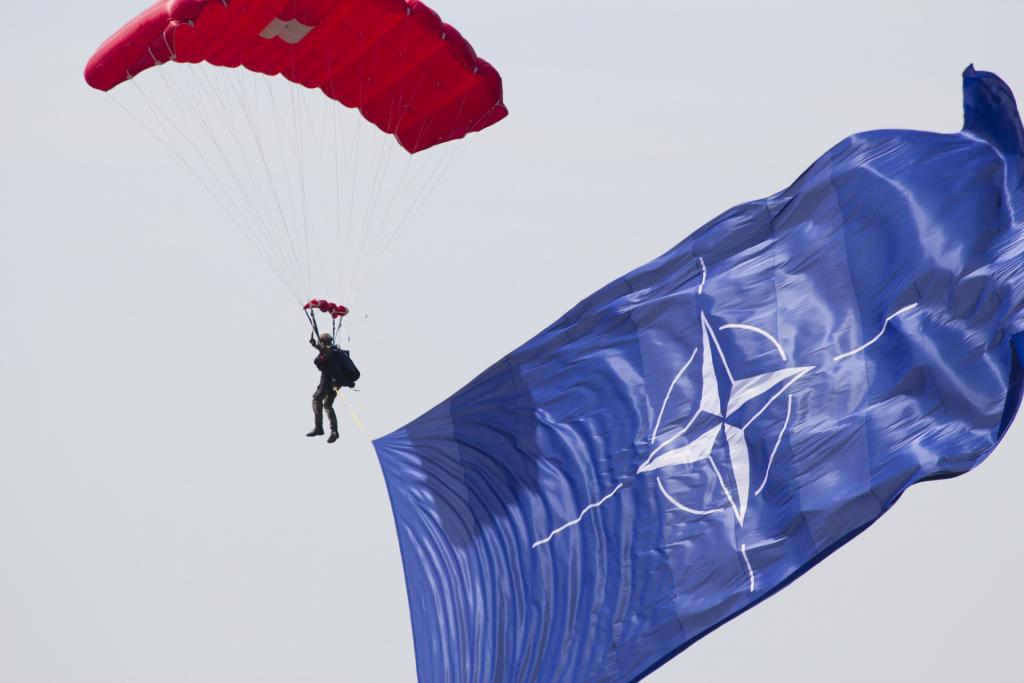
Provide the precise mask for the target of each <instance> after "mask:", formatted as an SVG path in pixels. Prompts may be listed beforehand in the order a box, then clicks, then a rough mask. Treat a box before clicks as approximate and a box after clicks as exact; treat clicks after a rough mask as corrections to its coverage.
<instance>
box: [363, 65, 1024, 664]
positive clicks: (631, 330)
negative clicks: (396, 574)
mask: <svg viewBox="0 0 1024 683" xmlns="http://www.w3.org/2000/svg"><path fill="white" fill-rule="evenodd" d="M963 88H964V115H965V124H964V128H963V130H962V131H961V132H959V133H954V134H940V133H930V132H919V131H907V130H879V131H872V132H867V133H860V134H856V135H853V136H851V137H849V138H847V139H845V140H843V141H842V142H840V143H839V144H837V145H836V146H835V147H833V148H832V149H831V150H829V151H828V152H827V153H826V154H824V155H823V156H822V157H821V158H820V159H818V160H817V161H816V162H815V163H814V164H813V165H812V166H811V167H810V168H809V169H808V170H807V171H805V172H804V174H803V175H801V176H800V178H799V179H797V180H796V182H794V183H793V185H792V186H791V187H789V188H788V189H786V190H784V191H782V192H780V193H778V194H776V195H774V196H771V197H769V198H767V199H763V200H760V201H754V202H750V203H748V204H743V205H742V206H738V207H736V208H733V209H731V210H729V211H727V212H725V213H724V214H722V215H721V216H719V217H718V218H716V219H715V220H713V221H712V222H711V223H709V224H707V225H705V226H704V227H702V228H700V229H699V230H698V231H697V232H695V233H694V234H693V235H692V236H690V237H689V238H687V239H685V240H684V241H683V242H681V243H680V244H679V245H678V246H676V247H675V248H673V249H672V250H671V251H669V252H668V253H666V254H664V255H663V256H661V257H660V258H657V259H655V260H654V261H651V262H650V263H648V264H646V265H644V266H642V267H640V268H637V269H636V270H634V271H632V272H631V273H629V274H627V275H625V276H624V277H621V278H619V279H618V280H615V281H614V282H612V283H610V284H609V285H607V286H605V287H604V288H602V289H601V290H599V291H598V292H596V293H594V294H593V295H591V296H589V297H588V298H586V299H585V300H584V301H582V302H581V303H579V304H578V305H577V306H576V307H574V308H573V309H572V310H570V311H569V312H568V313H566V314H565V315H564V316H563V317H562V318H560V319H559V320H558V321H556V322H555V323H554V324H552V325H551V326H550V327H548V328H547V329H545V330H544V331H543V332H541V333H540V334H538V335H537V336H536V337H534V338H533V339H531V340H530V341H528V342H527V343H525V344H524V345H522V346H521V347H520V348H518V349H516V350H515V351H513V352H512V353H510V354H509V355H508V356H506V357H505V358H503V359H501V360H500V361H498V362H497V363H496V364H495V365H493V366H492V367H491V368H489V369H488V370H486V371H485V372H483V373H482V374H481V375H480V376H479V377H477V378H476V379H474V380H473V381H472V382H470V383H469V384H468V385H467V386H466V387H464V388H463V389H461V390H460V391H458V392H457V393H456V394H454V395H453V396H452V397H451V398H449V399H448V400H446V401H444V402H443V403H441V404H440V405H438V406H437V407H436V408H434V409H433V410H431V411H429V412H427V413H426V414H425V415H423V416H422V417H420V418H418V419H416V420H415V421H413V422H411V423H410V424H408V425H407V426H405V427H403V428H401V429H399V430H397V431H395V432H393V433H391V434H389V435H387V436H385V437H383V438H380V439H378V440H377V441H375V447H376V450H377V454H378V457H379V460H380V464H381V467H382V468H383V472H384V476H385V480H386V482H387V487H388V492H389V496H390V498H391V504H392V507H393V510H394V515H395V522H396V526H397V531H398V538H399V542H400V546H401V552H402V560H403V563H404V567H405V577H406V582H407V588H408V597H409V605H410V611H411V615H412V626H413V635H414V641H415V649H416V663H417V669H418V675H419V679H420V680H421V681H424V682H427V681H429V682H430V683H442V682H452V683H455V682H465V683H481V682H484V681H488V682H490V681H500V682H504V681H545V682H546V681H566V682H571V683H596V682H598V681H602V682H604V681H609V682H610V681H635V680H638V679H639V678H642V677H643V676H644V675H645V674H646V673H649V672H650V671H652V670H653V669H655V668H657V667H658V666H659V665H660V664H662V663H664V662H665V661H666V660H667V659H669V658H670V657H672V656H673V655H675V654H676V653H678V652H679V651H681V650H682V649H684V648H686V647H687V646H688V645H690V644H691V643H693V642H694V641H695V640H697V639H698V638H700V637H701V636H703V635H704V634H706V633H707V632H709V631H710V630H711V629H714V628H716V627H717V626H719V625H721V624H723V623H724V622H726V621H728V620H729V619H731V618H732V617H735V616H736V615H738V614H739V613H741V612H743V611H744V610H746V609H747V608H749V607H751V606H752V605H754V604H756V603H758V602H759V601H761V600H763V599H764V598H766V597H768V596H769V595H771V594H772V593H773V592H775V591H777V590H779V589H780V588H782V587H784V586H785V585H786V584H787V583H789V582H790V581H792V580H793V579H795V578H796V577H798V576H799V575H800V574H802V573H803V572H804V571H806V570H808V569H809V568H810V567H812V566H813V565H814V564H816V563H817V562H819V561H821V560H822V559H823V558H824V557H825V556H827V555H828V554H829V553H831V552H833V551H834V550H835V549H836V548H838V547H839V546H841V545H842V544H844V543H845V542H847V541H849V540H850V539H851V538H852V537H853V536H855V535H856V534H858V533H859V532H861V531H862V530H864V529H865V528H866V527H867V526H869V525H870V524H871V523H872V522H873V521H874V520H876V519H878V517H879V516H880V515H881V514H882V513H884V512H885V511H886V510H887V509H888V508H889V507H890V506H891V505H892V504H893V503H895V501H896V500H897V499H898V498H899V497H900V495H901V494H902V493H903V491H905V490H906V489H907V487H909V486H911V485H912V484H914V483H916V482H919V481H923V480H927V479H937V478H944V477H952V476H956V475H958V474H961V473H964V472H966V471H968V470H970V469H971V468H973V467H975V466H976V465H978V464H979V463H980V462H981V461H982V460H984V459H985V457H986V456H988V454H989V453H990V452H991V451H992V449H993V448H994V447H995V445H996V443H997V442H998V441H999V439H1000V437H1001V436H1002V435H1003V433H1004V432H1005V430H1006V428H1007V426H1008V425H1009V423H1010V420H1011V419H1012V418H1013V415H1014V413H1015V411H1016V409H1017V405H1018V401H1019V399H1020V396H1021V379H1022V376H1024V373H1022V358H1024V335H1022V327H1024V315H1022V302H1024V224H1022V223H1024V191H1022V183H1024V177H1022V168H1021V152H1022V150H1024V133H1022V130H1021V124H1020V119H1019V116H1018V113H1017V108H1016V104H1015V102H1014V99H1013V95H1012V94H1011V92H1010V90H1009V88H1008V87H1007V86H1006V85H1005V84H1004V83H1003V82H1002V81H1001V80H999V78H997V77H996V76H995V75H993V74H990V73H986V72H978V71H975V70H974V69H973V68H970V67H969V68H968V69H967V70H966V71H965V72H964V79H963ZM567 267H569V268H571V264H567Z"/></svg>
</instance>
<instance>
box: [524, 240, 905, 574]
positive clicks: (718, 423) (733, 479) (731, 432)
mask: <svg viewBox="0 0 1024 683" xmlns="http://www.w3.org/2000/svg"><path fill="white" fill-rule="evenodd" d="M698 261H699V263H700V267H701V280H700V284H699V285H698V287H697V294H698V295H700V294H702V293H703V290H704V285H705V284H706V282H707V267H706V265H705V263H704V259H703V258H700V259H698ZM916 308H917V304H916V303H914V304H910V305H908V306H905V307H903V308H901V309H899V310H897V311H896V312H895V313H893V314H891V315H889V316H888V317H886V318H885V319H884V320H883V321H882V324H881V329H880V330H879V331H878V333H877V334H876V335H875V336H874V337H872V338H871V339H869V340H868V341H866V342H865V343H863V344H861V345H860V346H858V347H856V348H854V349H852V350H850V351H846V352H844V353H839V354H838V355H836V356H834V357H833V358H832V362H833V363H841V362H844V361H845V360H847V359H849V358H852V357H854V356H856V355H858V354H861V353H864V352H865V351H867V350H868V349H869V348H870V347H871V346H872V345H873V344H875V343H876V342H878V341H879V340H880V339H881V338H882V336H883V335H884V334H885V333H886V331H887V329H888V327H889V324H890V323H891V322H892V321H893V320H894V319H895V318H898V317H900V316H903V315H905V314H907V313H910V312H911V311H913V310H914V309H916ZM726 330H729V331H730V333H734V334H745V335H754V336H755V337H759V338H760V339H759V343H761V344H768V345H770V347H771V349H772V351H771V353H772V354H774V355H776V356H777V357H778V366H777V367H776V368H775V369H773V370H769V371H767V372H759V373H740V374H737V373H736V372H735V371H734V367H742V361H743V360H744V359H743V358H730V357H728V355H727V354H726V353H725V352H724V351H723V348H722V344H721V343H720V342H719V333H721V332H724V331H726ZM700 332H701V341H700V345H699V346H698V347H696V348H694V349H692V352H691V353H690V354H689V357H688V359H687V361H686V362H685V363H684V364H683V366H682V367H681V368H679V371H678V372H677V373H676V375H675V377H674V378H673V379H672V381H671V382H670V383H669V386H668V388H667V389H666V390H664V391H665V393H664V398H663V399H662V401H661V408H660V410H659V412H658V416H657V419H656V420H655V423H654V428H653V429H652V430H651V433H650V435H649V437H648V438H647V439H646V441H647V442H648V443H650V444H651V446H652V449H651V451H650V454H649V455H648V456H647V459H646V460H645V461H644V462H643V464H641V465H640V466H639V468H637V471H636V476H637V477H642V476H654V477H655V479H656V483H657V489H658V492H659V493H660V494H661V495H662V496H663V497H664V498H665V499H666V500H667V501H668V502H669V503H670V504H671V505H672V506H673V507H674V508H676V509H678V510H681V511H682V512H684V513H687V514H688V515H691V516H693V517H695V518H702V517H707V516H710V515H717V514H728V513H729V512H731V513H732V515H733V517H734V518H735V521H736V524H737V525H738V526H739V527H742V526H743V523H744V520H745V519H746V516H747V509H748V506H749V504H750V501H751V499H752V498H756V497H757V496H760V495H761V492H762V491H763V490H764V488H765V485H766V484H767V483H768V479H769V476H770V475H771V471H772V465H773V464H774V462H775V457H776V455H777V454H778V452H779V448H780V446H781V444H782V440H783V438H784V437H785V435H786V433H787V430H789V429H790V426H791V422H792V418H793V403H794V398H793V394H792V392H791V389H792V388H793V385H794V384H796V383H797V382H799V381H800V379H801V378H802V377H804V376H805V375H806V374H808V373H809V372H811V371H812V370H815V369H816V368H815V366H810V365H797V364H793V363H791V361H790V359H789V356H787V354H786V351H785V349H784V348H783V346H782V344H781V343H780V342H779V340H778V339H776V338H775V337H774V336H773V335H772V334H771V333H769V332H767V331H766V330H764V329H761V328H760V327H756V326H754V325H750V324H746V323H726V324H723V325H720V326H719V327H718V328H717V329H715V327H714V326H713V325H712V324H711V321H710V320H709V318H708V315H707V314H706V313H705V312H703V311H702V312H701V314H700ZM748 347H749V345H748ZM698 357H699V360H698ZM737 361H739V362H737ZM684 380H686V381H684ZM691 380H696V381H691ZM689 386H699V390H698V391H696V392H693V391H692V390H691V393H694V394H696V395H693V396H692V397H691V398H690V401H689V405H688V408H686V409H684V412H683V414H680V415H675V416H673V415H669V419H668V420H666V419H665V418H666V413H667V412H668V406H669V405H670V399H672V398H673V394H675V393H682V392H683V391H685V387H689ZM778 401H785V405H786V416H785V419H784V420H783V422H782V426H781V428H779V430H778V432H777V434H775V437H774V442H773V443H774V445H773V447H772V449H771V451H770V454H769V455H768V457H767V462H764V463H759V468H758V470H759V471H761V470H762V467H761V466H763V473H762V474H760V476H758V478H757V479H756V480H752V478H751V476H752V471H753V468H752V467H751V455H750V449H749V448H748V442H747V438H748V437H747V435H748V433H749V432H751V431H754V430H757V431H758V433H757V435H756V437H751V438H760V439H762V440H763V439H765V438H766V434H767V433H766V432H765V431H764V428H769V429H770V428H771V427H772V425H773V423H777V420H775V421H773V420H770V419H767V418H765V419H762V416H763V415H764V414H765V412H766V411H767V410H768V409H769V408H770V407H771V406H772V405H773V404H775V403H776V402H778ZM762 422H764V423H765V424H764V425H762V424H760V423H762ZM665 423H667V424H670V425H676V424H680V423H682V424H683V426H682V427H678V428H675V427H672V428H669V429H664V430H663V429H662V425H663V424H665ZM663 432H664V433H663ZM767 438H770V435H769V436H768V437H767ZM762 457H763V456H762ZM678 468H690V469H691V470H693V469H695V468H707V469H708V470H710V473H712V474H713V476H710V475H709V476H708V477H707V481H708V482H709V484H708V485H709V486H711V487H714V488H715V490H706V489H705V490H697V488H698V487H691V488H690V489H688V490H686V491H684V492H682V493H677V494H675V495H673V494H672V493H671V492H670V491H669V489H668V487H666V486H665V482H664V481H663V479H662V476H663V475H666V474H667V473H668V472H670V471H673V470H677V469H678ZM622 488H623V484H622V483H620V484H619V485H618V486H616V487H615V488H614V489H613V490H612V491H611V492H609V493H608V494H607V495H605V496H604V497H603V498H601V499H600V500H597V501H595V502H593V503H590V504H589V505H587V506H586V507H584V508H583V509H582V510H581V511H580V513H579V515H578V516H577V517H576V518H575V519H573V520H570V521H569V522H566V523H565V524H563V525H562V526H560V527H558V528H557V529H554V530H553V531H551V533H549V534H548V535H547V536H545V537H544V538H541V539H539V540H537V541H536V542H535V543H533V547H534V548H538V547H540V546H543V545H545V544H547V543H550V542H551V541H552V539H554V538H555V537H556V536H558V535H559V534H561V533H562V532H564V531H567V530H569V529H571V528H572V527H574V526H576V525H577V524H579V523H580V522H581V521H582V520H583V518H584V517H585V516H586V515H587V514H588V513H590V512H592V511H594V510H596V509H598V508H600V507H601V506H602V505H604V504H605V503H607V502H608V501H609V500H611V498H613V497H614V496H615V495H616V494H617V493H619V491H621V490H622ZM680 498H682V500H680ZM709 500H710V501H721V504H713V505H712V506H710V507H709V506H708V504H707V503H706V502H705V501H709ZM695 501H701V502H700V503H697V502H695ZM739 551H740V554H741V555H742V557H743V562H744V564H745V566H746V569H747V573H748V578H749V583H750V592H753V591H754V590H755V587H756V580H755V575H754V568H753V566H752V565H751V563H750V559H749V558H748V557H747V552H746V546H745V545H743V544H741V545H740V548H739Z"/></svg>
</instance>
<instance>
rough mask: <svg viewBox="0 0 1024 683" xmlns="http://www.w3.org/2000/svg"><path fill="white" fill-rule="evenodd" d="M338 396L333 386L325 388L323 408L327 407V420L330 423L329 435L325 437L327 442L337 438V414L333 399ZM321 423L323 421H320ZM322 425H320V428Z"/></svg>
mask: <svg viewBox="0 0 1024 683" xmlns="http://www.w3.org/2000/svg"><path fill="white" fill-rule="evenodd" d="M337 396H338V392H336V391H335V390H334V388H333V387H328V388H327V395H326V396H324V402H323V405H324V408H326V409H327V421H328V422H329V423H330V425H331V436H330V438H328V439H327V443H334V442H335V441H337V440H338V415H337V413H335V412H334V399H335V398H336V397H337ZM320 424H321V425H323V422H321V423H320ZM322 428H323V427H322V426H321V429H322Z"/></svg>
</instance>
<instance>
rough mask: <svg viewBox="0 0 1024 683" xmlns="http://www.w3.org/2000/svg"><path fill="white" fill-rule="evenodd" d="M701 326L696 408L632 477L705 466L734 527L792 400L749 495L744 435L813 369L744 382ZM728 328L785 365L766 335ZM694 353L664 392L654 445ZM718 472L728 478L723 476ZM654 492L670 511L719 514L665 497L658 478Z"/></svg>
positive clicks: (791, 370) (710, 331)
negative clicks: (755, 338) (763, 342)
mask: <svg viewBox="0 0 1024 683" xmlns="http://www.w3.org/2000/svg"><path fill="white" fill-rule="evenodd" d="M700 325H701V337H702V340H701V348H700V350H699V351H700V356H701V363H700V375H701V390H700V396H699V397H698V400H697V402H696V406H695V408H693V409H692V415H691V417H690V419H689V421H688V422H687V423H686V425H685V426H684V427H682V428H681V429H679V430H678V431H676V432H674V433H672V434H670V435H669V436H668V437H667V438H664V439H662V440H661V441H660V443H659V444H658V446H657V447H656V448H655V449H654V450H653V451H651V454H650V456H649V457H648V458H647V461H646V462H644V464H642V465H641V466H640V468H639V469H638V470H637V474H638V475H639V474H644V473H645V472H658V471H660V470H663V469H665V468H669V467H677V466H681V465H693V464H696V463H701V462H706V463H707V464H708V465H710V467H711V469H712V470H713V471H714V473H715V478H716V479H717V480H718V484H719V486H720V487H721V489H722V492H723V493H724V494H725V497H726V499H727V500H728V502H729V507H730V508H731V509H732V512H733V514H734V515H735V516H736V521H737V522H738V523H739V524H740V525H742V524H743V520H744V518H745V517H746V514H747V503H748V501H749V500H750V496H751V494H752V493H753V495H758V494H760V493H761V490H762V489H763V488H764V483H765V482H767V480H768V474H769V473H770V472H771V465H772V462H773V461H774V459H775V453H776V452H777V451H778V447H779V444H780V443H781V441H782V437H783V436H784V435H785V432H786V429H787V428H788V426H789V420H790V417H791V416H792V408H793V403H792V398H791V397H787V414H786V421H785V423H784V424H783V427H782V430H781V431H780V432H779V436H778V439H777V440H776V443H775V448H774V449H773V450H772V454H771V456H770V457H769V462H768V465H767V467H766V470H765V475H764V479H763V481H762V482H761V484H760V485H759V486H758V487H757V488H756V490H754V491H751V489H752V488H753V483H752V482H751V480H750V453H749V451H748V449H747V430H748V429H751V428H752V427H753V426H754V424H755V423H756V422H757V420H758V418H759V417H761V415H763V414H764V412H765V411H766V410H768V408H769V407H770V406H771V405H772V403H774V402H775V401H777V400H779V399H780V398H782V397H783V396H784V395H785V394H786V392H787V390H788V389H789V388H790V387H791V386H793V384H795V383H796V382H797V381H798V380H799V379H800V378H801V377H803V376H804V375H806V374H807V373H808V372H810V371H811V370H813V369H814V368H813V367H808V366H805V367H783V368H781V369H779V370H774V371H771V372H765V373H761V374H755V375H751V376H749V377H736V376H735V375H734V374H733V371H732V369H731V367H730V365H729V361H728V359H727V358H726V356H725V353H724V352H723V351H722V346H721V344H720V343H719V341H718V337H717V336H716V334H715V330H714V329H713V328H712V327H711V324H710V323H709V322H708V319H707V316H706V315H704V314H703V313H701V316H700ZM729 328H733V329H738V330H744V331H747V332H748V333H756V334H759V335H762V336H764V337H765V338H766V339H768V340H769V341H770V342H771V343H772V344H773V346H774V348H775V350H776V351H777V352H778V354H779V356H780V357H781V359H782V360H783V361H785V360H786V354H785V352H784V351H783V350H782V346H781V344H779V342H778V340H776V339H775V338H774V337H773V336H772V335H770V334H769V333H768V332H765V331H764V330H762V329H760V328H756V327H753V326H751V325H742V324H731V325H723V326H722V329H729ZM697 353H698V349H694V350H693V353H692V354H691V355H690V359H689V360H688V361H687V362H686V364H685V365H683V367H682V368H681V369H680V370H679V372H678V373H677V375H676V377H675V379H674V380H673V382H672V385H671V386H670V387H669V389H668V391H667V392H666V394H665V399H664V400H663V401H662V407H661V412H660V413H659V415H658V420H657V421H656V422H655V425H654V433H653V434H652V437H653V438H652V441H654V440H656V437H657V436H658V431H659V429H660V426H661V421H662V418H663V417H664V411H665V407H666V406H667V405H668V400H669V398H670V397H671V394H672V391H673V390H674V389H675V388H676V386H677V384H678V382H679V380H680V378H682V376H683V375H684V374H685V373H686V371H687V370H689V368H690V366H691V365H692V364H693V361H694V359H695V358H696V356H697ZM723 472H725V473H727V474H723ZM658 489H659V490H660V491H661V493H662V495H663V496H665V498H667V499H668V501H669V502H670V503H672V505H674V506H675V507H677V508H679V509H680V510H683V511H684V512H689V513H692V514H696V515H707V514H712V513H715V512H721V511H722V510H723V508H715V509H700V508H697V507H693V506H689V505H685V504H683V503H680V502H679V501H678V500H676V499H675V498H673V497H672V496H671V495H669V493H668V491H667V490H666V489H665V485H664V484H663V483H662V481H661V479H660V477H659V478H658Z"/></svg>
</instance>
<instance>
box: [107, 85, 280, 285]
mask: <svg viewBox="0 0 1024 683" xmlns="http://www.w3.org/2000/svg"><path fill="white" fill-rule="evenodd" d="M107 96H108V97H110V100H111V101H112V102H113V103H114V104H116V105H117V106H118V107H120V108H121V110H122V111H124V112H125V113H126V114H128V116H130V117H131V118H133V119H134V120H135V121H136V122H137V123H138V124H139V126H141V127H142V129H143V130H145V131H146V132H147V133H149V134H150V136H152V138H153V139H154V140H156V141H157V142H159V143H160V144H161V145H162V146H163V147H164V148H166V149H167V150H168V151H169V152H170V153H171V154H172V155H174V156H175V157H176V158H177V159H178V161H180V162H181V163H182V164H183V165H184V166H185V167H186V168H187V169H188V170H189V171H190V172H191V173H192V174H193V175H195V177H196V178H197V179H198V180H199V184H200V185H201V186H202V187H203V188H204V189H206V191H207V192H209V194H210V196H211V197H212V198H213V200H214V201H215V202H216V203H217V204H218V205H219V206H220V207H221V209H222V210H223V211H224V213H225V214H227V216H228V217H229V218H230V219H231V221H232V222H233V223H234V224H235V227H236V228H237V229H238V231H239V232H240V233H241V234H242V235H243V236H245V238H246V239H247V240H249V242H250V243H251V244H252V245H253V247H254V248H255V249H256V251H257V252H258V253H259V254H260V256H261V257H263V258H264V260H265V261H266V263H267V265H268V266H270V268H271V270H273V271H274V274H275V275H277V277H278V278H279V279H280V280H281V282H282V284H284V285H285V287H286V288H287V287H288V281H287V279H286V278H285V277H284V275H283V274H282V272H281V271H280V269H279V267H278V266H277V265H276V264H275V263H274V261H273V259H271V258H270V256H269V255H268V254H267V253H266V252H265V251H263V250H262V248H261V245H259V244H257V243H256V242H254V241H253V240H252V238H251V237H250V236H249V234H248V233H247V232H246V231H245V230H244V229H243V227H242V225H243V223H242V221H241V219H240V218H239V217H238V215H236V211H237V207H236V208H235V211H232V210H231V208H229V207H228V206H227V205H226V204H225V203H224V201H223V199H222V198H221V197H220V196H219V195H218V194H217V193H216V192H214V191H213V190H212V189H211V188H210V186H209V185H208V184H207V183H206V182H205V178H203V176H202V174H200V173H199V171H197V170H196V169H195V167H193V166H192V164H191V163H189V161H188V159H186V158H185V156H184V155H183V154H182V153H181V152H180V151H179V150H178V149H177V147H176V146H175V145H174V144H173V141H172V140H169V139H165V138H164V137H162V136H161V135H160V134H159V133H157V132H156V131H154V130H153V129H152V128H150V127H149V126H148V125H146V123H145V122H144V121H143V120H142V119H141V118H140V117H139V116H137V115H136V114H135V113H134V112H133V111H132V110H131V109H129V108H128V107H126V106H125V105H123V104H122V103H121V102H120V101H119V100H118V99H117V98H116V97H115V96H114V95H113V93H112V92H108V93H107ZM158 123H159V120H158Z"/></svg>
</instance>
